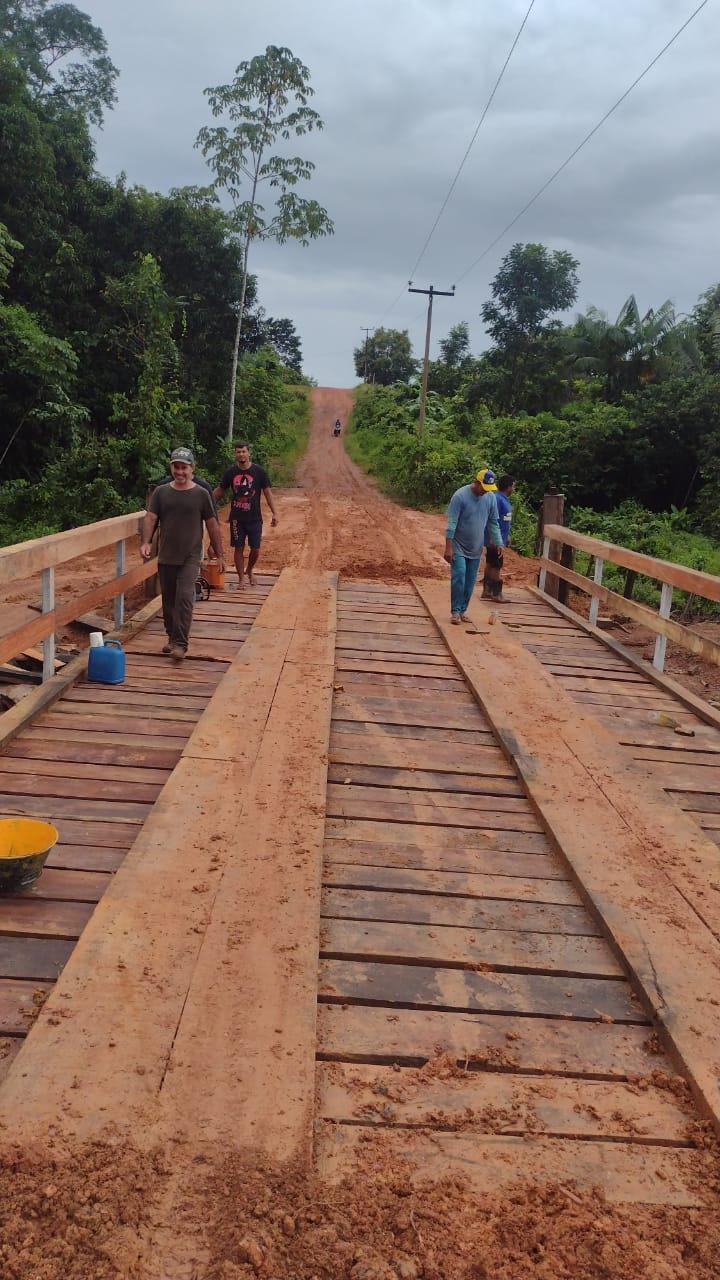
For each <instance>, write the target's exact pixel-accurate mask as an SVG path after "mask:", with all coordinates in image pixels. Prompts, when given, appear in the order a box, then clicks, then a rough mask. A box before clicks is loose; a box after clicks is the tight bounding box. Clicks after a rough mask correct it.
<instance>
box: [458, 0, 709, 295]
mask: <svg viewBox="0 0 720 1280" xmlns="http://www.w3.org/2000/svg"><path fill="white" fill-rule="evenodd" d="M707 3H708V0H702V4H699V5H698V7H697V9H695V10H694V11H693V12H692V13H691V14H690V17H689V18H686V20H685V22H683V24H682V26H681V27H678V29H677V31H676V32H675V34H674V36H672V37H671V38H670V39H669V40H668V42H667V44H665V45H663V47H662V49H661V50H660V52H659V53H656V54H655V57H654V58H653V60H652V62H649V63H648V65H647V66H646V68H645V70H644V71H641V72H640V75H639V76H637V77H636V79H635V80H633V82H632V84H631V85H630V86H629V87H628V88H627V89H626V90H625V92H624V93H623V94H622V95H621V96H620V97H619V98H618V100H617V102H614V103H613V105H612V106H611V107H610V109H609V110H608V111H606V112H605V115H604V116H602V118H601V119H600V120H598V122H597V124H596V125H594V127H593V128H592V129H591V130H590V132H589V133H587V134H586V135H585V137H584V138H583V139H582V142H579V143H578V145H577V146H576V147H575V149H574V151H571V152H570V155H569V156H568V157H567V158H566V159H565V160H563V162H562V164H561V165H558V167H557V169H556V170H555V172H554V173H552V174H551V175H550V177H549V178H548V179H547V181H546V182H544V183H543V185H542V186H541V187H539V188H538V190H537V191H536V192H535V194H534V196H531V197H530V199H529V200H528V201H527V204H524V205H523V207H522V209H521V210H520V212H519V213H516V214H515V217H514V218H513V219H512V220H511V221H510V222H508V224H507V226H505V227H503V229H502V231H501V232H500V233H499V234H498V235H496V236H495V239H494V240H492V241H491V242H490V244H489V245H487V247H486V248H485V249H483V251H482V253H481V254H479V255H478V257H477V258H475V260H474V262H471V264H470V266H469V267H468V268H467V270H466V271H463V272H462V274H461V275H459V276H457V277H456V279H457V281H458V283H459V282H460V281H461V280H464V279H465V277H466V276H469V275H470V272H471V271H474V270H475V267H476V266H477V265H478V263H479V262H482V260H483V258H485V257H487V255H488V254H489V253H490V250H491V249H494V248H495V245H496V244H498V243H499V242H500V240H502V238H503V236H505V235H507V233H508V231H510V230H511V228H512V227H514V226H515V223H516V222H519V221H520V219H521V218H522V216H523V214H525V213H527V211H528V209H529V208H530V207H531V206H532V205H534V204H535V201H536V200H539V199H540V196H541V195H543V194H544V193H545V192H546V191H547V189H548V187H549V186H550V185H551V183H553V182H554V181H555V179H556V178H557V177H559V176H560V174H561V173H562V172H563V170H564V169H567V167H568V165H569V164H570V162H571V161H572V160H574V159H575V156H576V155H577V154H578V152H580V151H582V149H583V147H584V146H585V144H586V143H587V142H589V141H590V139H591V138H592V137H594V135H595V134H596V133H597V132H598V129H601V128H602V126H603V125H604V124H605V121H606V120H608V119H609V118H610V116H611V115H612V114H613V112H614V111H617V108H618V107H619V106H620V105H621V104H622V103H623V102H624V101H625V99H626V98H627V97H628V95H629V94H631V93H632V91H633V89H634V88H636V86H637V85H639V83H640V81H641V80H644V78H645V76H646V75H647V74H648V72H649V71H652V68H653V67H654V66H655V63H656V62H659V61H660V59H661V58H662V56H663V54H664V53H667V50H668V49H669V48H670V46H671V45H673V44H674V43H675V41H676V40H677V38H678V36H681V35H682V33H683V31H684V30H685V28H686V27H689V26H690V23H691V22H692V21H693V18H696V17H697V15H698V14H699V12H700V10H701V9H704V8H705V5H706V4H707Z"/></svg>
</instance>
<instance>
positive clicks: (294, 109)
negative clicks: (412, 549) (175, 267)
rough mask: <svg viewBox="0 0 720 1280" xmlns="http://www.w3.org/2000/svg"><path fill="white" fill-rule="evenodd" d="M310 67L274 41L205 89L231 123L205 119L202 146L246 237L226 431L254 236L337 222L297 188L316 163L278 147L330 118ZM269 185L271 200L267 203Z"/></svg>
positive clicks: (283, 237)
mask: <svg viewBox="0 0 720 1280" xmlns="http://www.w3.org/2000/svg"><path fill="white" fill-rule="evenodd" d="M309 76H310V72H309V70H308V68H307V67H306V66H304V64H303V63H302V62H300V60H299V59H298V58H296V57H295V56H294V55H293V54H292V53H291V51H290V50H289V49H286V48H280V47H278V46H276V45H268V46H267V48H266V50H265V53H264V54H258V55H257V56H256V57H255V58H252V59H251V60H250V61H249V62H241V63H240V64H239V66H238V67H237V69H236V71H235V76H234V78H233V80H232V81H231V82H230V83H229V84H222V85H217V86H216V87H215V88H210V89H206V90H205V94H206V97H207V99H208V101H209V103H210V109H211V111H212V114H213V116H214V117H215V119H220V118H222V117H226V118H227V120H228V123H227V124H218V125H206V126H205V127H204V128H202V129H201V130H200V132H199V134H198V137H197V142H196V146H198V147H200V149H201V151H202V153H203V155H204V156H205V158H206V160H207V162H208V164H209V165H210V168H211V169H212V171H213V173H214V175H215V182H214V185H215V186H216V187H217V188H220V189H222V190H223V191H225V192H226V193H227V194H228V195H229V196H230V199H231V200H232V204H233V213H234V219H235V224H236V227H237V229H238V231H239V232H240V235H241V237H242V252H241V271H242V280H241V286H240V302H239V305H238V314H237V323H236V328H235V342H234V346H233V357H232V371H231V377H230V406H229V413H228V428H227V438H228V440H232V438H233V431H234V425H235V388H236V383H237V364H238V353H239V351H240V337H241V334H242V324H243V313H244V310H245V294H246V290H247V278H248V257H249V253H250V245H251V243H252V241H253V240H275V241H276V242H277V243H278V244H284V243H285V241H287V240H298V241H299V242H300V244H303V245H307V244H308V243H309V242H310V240H314V239H316V238H317V237H318V236H326V235H331V234H332V232H333V230H334V228H333V224H332V221H331V219H330V217H329V215H328V213H327V210H326V209H324V208H323V207H322V205H320V204H318V202H317V200H306V199H304V198H303V197H302V196H299V195H298V194H297V192H296V190H295V188H296V186H297V184H298V183H299V182H304V181H307V180H308V179H309V178H310V176H311V174H312V172H313V170H314V168H315V166H314V165H313V164H312V163H311V162H310V161H309V160H303V159H301V157H300V156H284V155H279V154H276V153H274V151H273V148H274V147H275V145H276V143H277V142H278V141H279V140H281V139H282V140H284V141H289V140H290V139H291V138H293V137H301V136H302V135H303V134H306V133H311V132H312V131H313V130H314V129H322V127H323V122H322V120H321V119H320V116H319V115H318V113H317V112H316V111H313V110H312V108H311V107H309V106H308V105H307V104H308V99H309V98H310V97H311V96H312V94H313V92H314V91H313V89H312V88H311V87H310V84H309ZM263 190H266V191H268V190H269V192H270V201H271V207H270V208H266V206H265V205H264V204H262V203H261V196H262V194H263Z"/></svg>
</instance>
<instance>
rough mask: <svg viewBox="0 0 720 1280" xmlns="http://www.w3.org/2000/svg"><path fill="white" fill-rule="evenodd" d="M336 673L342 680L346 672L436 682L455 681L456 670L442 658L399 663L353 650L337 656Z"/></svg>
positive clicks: (390, 658)
mask: <svg viewBox="0 0 720 1280" xmlns="http://www.w3.org/2000/svg"><path fill="white" fill-rule="evenodd" d="M336 667H337V671H338V673H339V678H340V679H342V676H343V674H344V672H346V671H360V672H366V673H375V674H377V675H403V674H405V673H407V674H408V675H415V676H432V677H434V678H435V679H438V680H443V679H445V680H452V681H456V680H457V668H456V667H454V666H453V665H452V664H451V663H449V662H447V661H446V660H445V659H444V658H438V659H437V660H434V659H432V658H429V657H426V658H425V659H424V660H423V661H421V662H417V661H415V662H412V663H400V662H398V661H397V660H395V658H394V655H388V654H385V655H382V654H379V655H378V654H373V653H368V655H367V657H363V656H362V655H360V654H358V653H357V652H356V651H353V650H349V651H348V650H345V651H344V652H342V653H338V655H337V664H336Z"/></svg>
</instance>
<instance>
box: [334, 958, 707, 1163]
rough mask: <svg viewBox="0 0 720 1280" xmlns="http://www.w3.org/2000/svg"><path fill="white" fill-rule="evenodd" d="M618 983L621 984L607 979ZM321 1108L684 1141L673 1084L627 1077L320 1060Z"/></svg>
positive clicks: (415, 1120) (505, 1130) (372, 1118)
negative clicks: (457, 1075)
mask: <svg viewBox="0 0 720 1280" xmlns="http://www.w3.org/2000/svg"><path fill="white" fill-rule="evenodd" d="M606 985H608V986H609V985H618V986H619V985H620V984H609V983H608V984H606ZM318 1115H319V1117H320V1118H321V1119H324V1120H335V1121H341V1122H343V1123H354V1124H358V1123H362V1124H366V1125H369V1124H382V1125H385V1124H387V1123H388V1121H389V1122H390V1123H392V1124H397V1125H403V1126H408V1125H409V1126H412V1127H413V1128H416V1127H417V1126H426V1127H428V1128H433V1129H442V1128H444V1127H456V1126H459V1124H460V1122H461V1121H462V1127H463V1129H466V1127H467V1126H469V1127H470V1128H471V1130H472V1132H473V1133H474V1134H482V1133H488V1132H489V1133H493V1132H495V1133H501V1134H504V1135H505V1136H510V1135H513V1134H517V1135H518V1136H520V1135H521V1134H523V1133H530V1134H537V1133H541V1134H542V1135H543V1136H544V1137H546V1138H550V1137H558V1138H559V1137H565V1138H614V1139H615V1140H617V1139H624V1140H625V1141H627V1142H637V1143H640V1144H645V1143H650V1142H652V1143H662V1144H671V1143H672V1144H676V1143H677V1144H684V1143H685V1142H686V1140H687V1139H686V1135H687V1124H688V1117H687V1112H686V1111H684V1110H683V1108H682V1107H681V1106H679V1105H678V1103H677V1102H676V1100H675V1099H674V1097H673V1096H672V1094H671V1093H669V1091H667V1090H662V1091H661V1090H658V1089H655V1090H650V1089H639V1088H638V1087H637V1085H632V1084H625V1083H624V1082H622V1081H616V1080H613V1081H605V1080H574V1079H571V1078H568V1077H562V1076H553V1077H549V1078H548V1079H547V1080H543V1081H538V1080H537V1079H536V1078H535V1077H533V1076H516V1075H511V1074H496V1073H491V1072H487V1071H472V1072H467V1073H466V1074H465V1075H464V1076H463V1077H462V1078H461V1079H447V1080H437V1079H435V1080H434V1079H432V1078H428V1077H427V1076H420V1075H419V1073H418V1072H417V1071H415V1070H414V1069H413V1068H412V1067H405V1068H403V1069H402V1070H400V1071H399V1072H394V1071H392V1070H391V1069H389V1068H388V1067H368V1066H365V1065H363V1064H360V1063H356V1064H353V1065H352V1066H348V1065H346V1064H345V1063H340V1062H336V1063H332V1064H327V1063H322V1062H321V1063H318Z"/></svg>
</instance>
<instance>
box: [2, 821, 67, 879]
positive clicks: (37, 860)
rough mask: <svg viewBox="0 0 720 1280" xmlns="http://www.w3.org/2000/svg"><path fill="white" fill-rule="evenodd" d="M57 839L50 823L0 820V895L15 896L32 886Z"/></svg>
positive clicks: (54, 828)
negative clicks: (13, 894)
mask: <svg viewBox="0 0 720 1280" xmlns="http://www.w3.org/2000/svg"><path fill="white" fill-rule="evenodd" d="M58 836H59V833H58V830H57V828H56V827H54V826H53V825H52V823H51V822H40V821H38V819H36V818H0V893H17V891H18V890H19V889H27V887H28V885H31V884H34V883H35V881H36V880H37V878H38V876H39V875H40V872H41V871H42V869H43V867H44V865H45V859H46V858H47V856H48V854H49V852H50V850H51V849H52V848H53V846H54V845H55V844H57V841H58Z"/></svg>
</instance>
